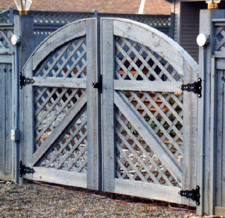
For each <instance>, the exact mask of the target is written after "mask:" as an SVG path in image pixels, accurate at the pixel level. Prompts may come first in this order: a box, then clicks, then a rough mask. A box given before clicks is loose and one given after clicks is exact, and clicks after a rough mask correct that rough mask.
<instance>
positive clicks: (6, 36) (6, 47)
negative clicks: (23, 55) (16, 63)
mask: <svg viewBox="0 0 225 218" xmlns="http://www.w3.org/2000/svg"><path fill="white" fill-rule="evenodd" d="M12 35H13V31H12V30H3V29H0V54H12V52H13V46H12V44H11V41H10V40H11V37H12Z"/></svg>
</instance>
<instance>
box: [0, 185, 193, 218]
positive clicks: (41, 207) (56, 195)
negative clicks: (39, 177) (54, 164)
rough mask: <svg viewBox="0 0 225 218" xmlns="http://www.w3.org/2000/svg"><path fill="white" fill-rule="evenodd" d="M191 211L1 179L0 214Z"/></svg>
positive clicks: (182, 215)
mask: <svg viewBox="0 0 225 218" xmlns="http://www.w3.org/2000/svg"><path fill="white" fill-rule="evenodd" d="M190 216H192V214H191V212H190V211H186V210H175V209H170V208H169V207H168V208H163V207H156V206H152V205H148V204H143V203H137V202H128V201H123V200H115V199H114V200H113V199H110V198H109V197H106V196H103V195H97V194H94V193H90V192H89V193H88V192H86V191H80V190H76V189H73V190H71V189H66V188H63V187H59V186H47V185H44V186H43V185H38V184H27V185H17V184H12V183H10V182H3V181H0V217H1V218H14V217H15V218H18V217H24V218H27V217H29V218H30V217H32V218H33V217H36V218H39V217H40V218H41V217H46V218H47V217H54V218H67V217H68V218H73V217H78V218H79V217H82V218H84V217H97V218H101V217H104V218H106V217H110V218H113V217H133V218H135V217H138V218H142V217H143V218H147V217H157V218H161V217H166V218H173V217H174V218H175V217H177V218H178V217H179V218H188V217H190Z"/></svg>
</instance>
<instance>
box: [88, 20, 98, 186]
mask: <svg viewBox="0 0 225 218" xmlns="http://www.w3.org/2000/svg"><path fill="white" fill-rule="evenodd" d="M86 37H87V38H86V41H87V143H88V177H87V179H88V188H89V189H94V190H99V189H101V187H100V186H101V179H100V174H101V163H100V158H101V157H100V155H101V154H100V151H101V150H100V143H101V140H100V138H99V133H100V128H99V127H100V117H99V110H100V106H99V100H100V99H99V97H100V96H99V93H98V90H97V89H94V88H93V84H95V83H96V82H97V81H98V74H99V72H98V66H97V65H98V58H99V57H98V53H97V52H98V51H97V40H98V39H97V20H91V21H88V22H87V26H86Z"/></svg>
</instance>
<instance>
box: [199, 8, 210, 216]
mask: <svg viewBox="0 0 225 218" xmlns="http://www.w3.org/2000/svg"><path fill="white" fill-rule="evenodd" d="M209 13H210V11H209V10H208V11H206V10H204V11H201V13H200V17H201V18H200V33H206V34H210V28H211V24H210V14H209ZM209 52H210V53H211V48H210V47H209V46H207V47H206V48H205V47H200V48H199V65H200V71H199V75H200V78H201V79H202V81H203V83H202V98H200V99H199V100H198V152H197V167H198V170H197V172H198V173H197V175H198V178H197V183H198V185H199V186H200V187H201V188H200V202H201V204H200V206H199V207H197V213H198V214H203V213H204V212H206V211H207V213H208V212H209V211H208V209H207V207H208V205H207V206H206V202H205V200H206V199H209V196H207V193H209V190H206V189H205V187H208V184H206V183H205V181H204V180H205V178H204V177H205V173H206V171H205V169H206V168H205V167H206V164H207V162H210V161H209V160H208V161H207V160H206V156H205V151H207V149H210V148H208V146H207V145H206V143H207V141H209V138H208V135H209V132H208V131H207V129H206V123H205V122H206V119H207V117H209V112H208V110H209V107H208V105H209V104H208V105H207V102H208V99H207V96H208V94H209V90H210V86H209V82H208V81H209V76H208V75H207V72H210V70H211V67H210V66H208V65H209V64H210V62H211V57H210V58H209V57H208V55H206V54H207V53H209Z"/></svg>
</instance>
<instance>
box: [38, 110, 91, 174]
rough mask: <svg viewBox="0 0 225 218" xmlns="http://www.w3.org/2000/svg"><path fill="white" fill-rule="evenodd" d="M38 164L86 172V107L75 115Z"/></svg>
mask: <svg viewBox="0 0 225 218" xmlns="http://www.w3.org/2000/svg"><path fill="white" fill-rule="evenodd" d="M38 166H41V167H46V168H53V169H60V170H65V171H74V172H79V173H86V172H87V115H86V109H85V110H84V111H82V112H81V113H80V114H78V115H77V116H76V118H75V119H74V120H73V121H72V123H71V124H70V125H69V126H68V128H67V129H66V130H65V131H64V132H63V133H62V134H61V135H60V137H59V138H58V139H57V141H56V142H55V143H54V144H53V145H52V146H51V148H50V149H49V151H48V152H47V153H46V154H45V155H44V156H43V157H42V159H41V161H40V162H39V163H38Z"/></svg>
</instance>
